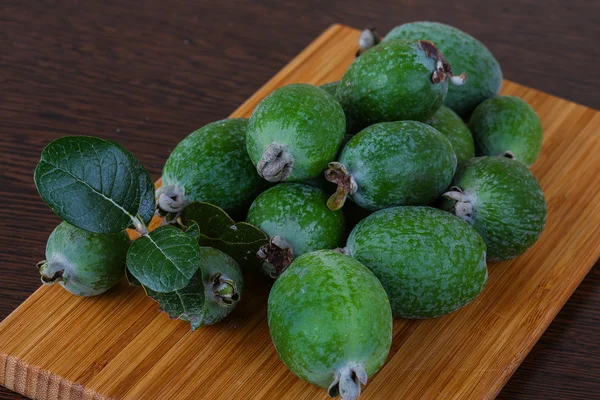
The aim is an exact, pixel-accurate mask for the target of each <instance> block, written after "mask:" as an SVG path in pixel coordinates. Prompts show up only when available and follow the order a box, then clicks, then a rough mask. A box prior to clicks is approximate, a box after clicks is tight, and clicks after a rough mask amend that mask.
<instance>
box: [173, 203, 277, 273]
mask: <svg viewBox="0 0 600 400" xmlns="http://www.w3.org/2000/svg"><path fill="white" fill-rule="evenodd" d="M182 220H183V221H184V223H185V224H186V225H188V224H189V223H190V222H191V221H195V222H196V223H197V224H198V226H199V227H200V235H199V236H198V243H199V244H200V246H209V247H214V248H216V249H219V250H221V251H222V252H224V253H226V254H229V256H231V257H232V258H233V259H234V260H235V261H237V263H238V264H239V265H240V266H241V267H242V268H244V269H246V270H258V269H260V268H261V265H262V261H261V260H259V259H258V258H257V257H256V252H257V251H258V249H259V248H260V247H261V246H263V245H265V244H267V243H268V242H269V238H268V236H267V235H266V234H265V233H264V232H263V231H262V230H260V229H259V228H257V227H255V226H254V225H251V224H249V223H247V222H238V223H235V222H234V221H233V220H232V219H231V218H230V217H229V215H227V213H226V212H225V211H223V210H222V209H220V208H219V207H217V206H215V205H213V204H209V203H201V202H196V203H191V204H189V205H188V206H187V207H186V208H184V209H183V212H182Z"/></svg>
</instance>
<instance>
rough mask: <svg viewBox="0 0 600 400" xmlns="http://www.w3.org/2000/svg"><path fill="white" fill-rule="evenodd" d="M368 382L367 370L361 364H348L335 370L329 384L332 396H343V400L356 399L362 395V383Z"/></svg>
mask: <svg viewBox="0 0 600 400" xmlns="http://www.w3.org/2000/svg"><path fill="white" fill-rule="evenodd" d="M361 383H362V384H363V385H366V384H367V371H365V368H364V367H363V366H362V365H360V364H347V365H345V366H344V367H342V368H340V369H339V370H337V371H335V374H334V378H333V382H332V383H331V385H330V386H329V389H328V392H327V393H328V394H329V396H330V397H337V396H341V397H342V400H356V399H358V397H359V396H360V384H361Z"/></svg>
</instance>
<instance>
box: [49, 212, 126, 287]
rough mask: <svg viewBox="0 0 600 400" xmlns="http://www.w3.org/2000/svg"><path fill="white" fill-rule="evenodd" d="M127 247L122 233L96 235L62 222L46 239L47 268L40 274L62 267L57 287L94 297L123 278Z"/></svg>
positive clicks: (124, 235) (124, 234)
mask: <svg viewBox="0 0 600 400" xmlns="http://www.w3.org/2000/svg"><path fill="white" fill-rule="evenodd" d="M129 244H130V241H129V237H128V236H127V234H126V233H125V232H119V233H113V234H98V233H92V232H88V231H84V230H83V229H79V228H76V227H74V226H73V225H69V224H68V223H66V222H62V223H61V224H60V225H58V226H57V227H56V228H55V229H54V231H53V232H52V234H51V235H50V237H49V238H48V242H47V244H46V260H47V265H46V266H43V267H42V269H41V270H40V272H42V273H43V272H46V273H47V275H49V276H51V275H52V273H50V272H51V271H52V270H58V269H63V268H64V273H63V280H62V281H61V282H60V284H61V285H62V286H63V287H64V288H65V289H66V290H68V291H69V292H71V293H73V294H75V295H77V296H95V295H97V294H100V293H104V292H106V291H107V290H108V289H110V288H111V287H113V286H115V285H116V284H117V283H119V281H120V280H121V278H122V277H123V276H124V275H125V257H126V255H127V249H128V248H129ZM44 270H46V271H44Z"/></svg>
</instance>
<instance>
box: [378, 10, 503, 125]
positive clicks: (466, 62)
mask: <svg viewBox="0 0 600 400" xmlns="http://www.w3.org/2000/svg"><path fill="white" fill-rule="evenodd" d="M399 38H405V39H413V40H417V39H425V40H431V41H432V42H433V43H435V45H436V46H437V47H438V48H439V49H440V51H441V52H442V53H444V55H445V56H446V59H447V60H448V62H449V63H450V64H451V65H452V68H453V69H454V70H455V71H459V72H465V73H466V74H467V76H468V82H467V84H466V85H463V86H452V87H450V88H448V95H447V96H446V99H445V100H444V104H445V105H447V106H448V107H450V108H451V109H452V110H454V112H456V113H457V114H458V115H460V116H461V117H462V118H468V116H469V115H470V114H471V112H472V111H473V110H474V109H475V107H477V105H478V104H479V103H481V102H483V101H484V100H486V99H488V98H490V97H492V96H495V95H496V94H497V93H498V92H499V91H500V87H501V86H502V70H501V69H500V64H498V61H496V59H495V58H494V56H493V55H492V53H490V51H489V50H488V49H487V47H485V46H484V45H483V44H482V43H481V42H480V41H479V40H477V39H475V38H474V37H473V36H471V35H469V34H468V33H466V32H463V31H461V30H459V29H456V28H454V27H452V26H450V25H446V24H442V23H439V22H427V21H419V22H411V23H408V24H404V25H400V26H397V27H396V28H394V29H392V30H391V31H390V32H389V33H388V34H387V35H386V37H385V38H384V43H385V42H386V41H390V40H396V39H399Z"/></svg>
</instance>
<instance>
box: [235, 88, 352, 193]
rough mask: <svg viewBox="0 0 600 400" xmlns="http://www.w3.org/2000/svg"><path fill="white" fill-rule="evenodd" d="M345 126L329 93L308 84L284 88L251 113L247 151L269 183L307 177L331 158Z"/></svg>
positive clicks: (314, 174) (325, 165) (340, 112)
mask: <svg viewBox="0 0 600 400" xmlns="http://www.w3.org/2000/svg"><path fill="white" fill-rule="evenodd" d="M345 129H346V120H345V117H344V111H343V110H342V108H341V106H340V104H339V103H338V102H337V101H336V99H335V98H334V97H333V96H332V95H330V94H329V93H327V92H326V91H324V90H321V89H319V88H317V87H316V86H312V85H307V84H293V85H288V86H284V87H281V88H279V89H276V90H275V91H274V92H273V93H271V94H270V95H268V96H267V97H266V98H265V99H263V100H262V101H261V102H260V103H259V104H258V106H257V107H256V109H255V110H254V112H253V113H252V116H251V117H250V122H249V124H248V133H247V135H246V142H247V147H248V154H249V155H250V158H251V159H252V162H253V163H254V165H255V166H256V170H257V171H258V173H259V174H260V175H261V176H262V177H263V178H265V179H266V180H268V181H270V182H280V181H304V180H308V179H310V178H314V177H316V176H318V175H319V174H321V173H322V172H323V171H324V170H325V169H326V168H327V163H328V162H329V161H331V160H332V159H333V158H334V157H335V155H336V154H337V152H338V150H339V148H340V147H341V143H342V140H343V139H344V133H345Z"/></svg>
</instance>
